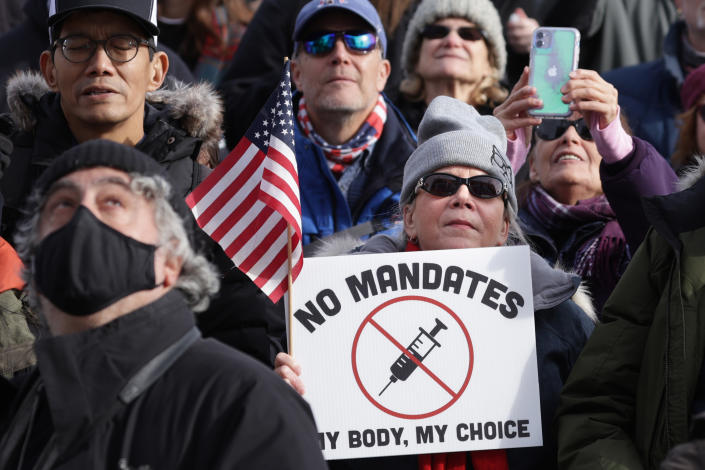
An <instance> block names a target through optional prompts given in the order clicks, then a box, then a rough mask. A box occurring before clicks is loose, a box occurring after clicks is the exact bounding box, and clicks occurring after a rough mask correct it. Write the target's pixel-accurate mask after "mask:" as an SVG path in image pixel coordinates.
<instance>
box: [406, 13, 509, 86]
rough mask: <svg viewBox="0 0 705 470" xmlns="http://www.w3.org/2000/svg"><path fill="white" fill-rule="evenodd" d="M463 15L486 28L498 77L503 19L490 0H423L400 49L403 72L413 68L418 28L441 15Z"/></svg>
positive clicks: (503, 60)
mask: <svg viewBox="0 0 705 470" xmlns="http://www.w3.org/2000/svg"><path fill="white" fill-rule="evenodd" d="M449 17H454V18H465V19H467V20H468V21H471V22H473V23H475V25H476V26H478V27H479V28H480V29H482V30H484V31H485V34H486V39H487V42H488V49H489V51H490V54H491V55H492V56H493V57H494V59H495V61H496V64H497V77H496V78H502V76H503V75H504V68H505V67H506V65H507V50H506V45H505V42H504V35H503V34H502V22H501V20H500V19H499V13H498V12H497V9H496V8H495V7H494V5H492V2H491V1H490V0H423V1H422V2H421V4H420V5H419V6H418V8H417V9H416V12H415V13H414V16H413V17H412V18H411V21H410V22H409V27H408V29H407V30H406V36H405V37H404V47H403V49H402V55H401V57H402V67H403V70H404V75H405V76H407V77H408V76H410V75H411V74H412V73H413V72H414V67H415V66H416V62H417V61H418V57H419V48H420V46H421V39H422V38H421V31H423V29H424V28H425V27H426V25H429V24H432V23H435V22H436V21H438V20H440V19H443V18H449Z"/></svg>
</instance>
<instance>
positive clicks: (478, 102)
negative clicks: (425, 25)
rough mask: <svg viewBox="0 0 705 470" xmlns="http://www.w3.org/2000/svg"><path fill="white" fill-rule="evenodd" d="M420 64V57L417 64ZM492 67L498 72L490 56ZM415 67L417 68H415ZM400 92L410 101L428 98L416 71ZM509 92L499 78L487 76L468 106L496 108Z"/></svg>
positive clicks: (401, 87)
mask: <svg viewBox="0 0 705 470" xmlns="http://www.w3.org/2000/svg"><path fill="white" fill-rule="evenodd" d="M415 63H418V57H417V58H416V62H415ZM490 65H491V66H492V68H493V69H494V70H495V71H496V66H495V64H494V58H493V57H492V55H491V54H490ZM414 67H415V66H414ZM399 90H400V91H401V92H402V94H403V95H404V96H405V97H406V98H407V99H408V100H410V101H423V100H424V99H425V98H426V90H425V84H424V80H423V78H421V76H420V75H419V74H418V73H416V71H414V72H412V73H410V74H409V76H408V77H406V78H404V79H403V80H402V81H401V84H400V85H399ZM507 95H508V92H507V90H506V89H505V88H504V87H503V86H502V85H500V83H499V78H497V77H494V76H491V75H486V76H484V77H483V78H482V80H481V81H480V83H478V84H477V86H476V87H475V89H474V90H473V92H472V94H471V95H470V99H469V100H468V104H469V105H471V106H488V107H491V108H494V107H495V106H496V105H498V104H500V103H502V102H503V101H504V100H505V99H506V98H507Z"/></svg>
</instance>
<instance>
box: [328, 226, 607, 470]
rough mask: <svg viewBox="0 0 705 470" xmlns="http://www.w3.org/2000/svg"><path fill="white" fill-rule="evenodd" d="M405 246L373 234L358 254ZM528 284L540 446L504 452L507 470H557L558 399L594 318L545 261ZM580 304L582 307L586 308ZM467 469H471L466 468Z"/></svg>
mask: <svg viewBox="0 0 705 470" xmlns="http://www.w3.org/2000/svg"><path fill="white" fill-rule="evenodd" d="M405 244H406V242H404V241H402V240H401V238H392V237H389V236H387V235H377V236H375V237H372V238H371V239H370V240H369V241H368V242H367V243H365V244H364V245H363V246H362V247H361V248H359V249H358V250H357V253H360V254H366V253H395V252H400V251H404V249H405ZM321 254H324V253H321ZM325 254H326V255H328V254H332V252H328V253H325ZM531 285H532V290H533V293H534V300H533V302H534V310H535V316H534V321H535V327H536V360H537V363H538V373H539V393H540V401H541V422H542V427H543V447H527V448H519V449H507V461H508V463H509V468H510V469H511V470H517V469H526V470H530V469H532V470H533V469H542V470H546V469H552V468H556V445H555V442H556V440H555V437H554V432H553V428H552V426H551V423H552V421H553V415H554V412H555V410H556V406H557V405H558V396H559V393H560V390H561V387H562V386H563V383H564V382H565V380H566V378H567V377H568V373H569V372H570V370H571V368H572V366H573V363H574V362H575V360H576V359H577V357H578V355H579V354H580V351H581V349H582V348H583V345H584V344H585V342H586V341H587V339H588V337H589V336H590V333H591V332H592V330H593V328H594V323H593V321H594V318H595V314H594V311H593V310H592V309H591V307H590V302H589V300H588V299H586V297H585V296H586V294H585V292H584V291H583V290H582V289H581V288H580V278H579V277H578V276H576V275H574V274H569V273H566V272H564V271H561V270H559V269H554V268H552V267H550V266H549V265H548V263H547V262H546V261H545V260H544V259H543V258H541V257H540V256H539V255H537V254H535V253H534V252H531ZM578 304H580V305H581V306H584V309H583V308H581V307H579V306H578ZM468 455H469V454H468ZM329 466H330V468H331V470H343V469H345V470H348V469H349V470H352V469H360V470H377V469H380V470H381V469H383V468H394V469H396V470H417V469H418V463H417V457H416V456H399V457H382V458H369V459H355V460H335V461H331V462H330V463H329ZM467 468H472V467H471V466H470V464H468V466H467Z"/></svg>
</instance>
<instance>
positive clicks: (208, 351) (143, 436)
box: [0, 291, 326, 470]
mask: <svg viewBox="0 0 705 470" xmlns="http://www.w3.org/2000/svg"><path fill="white" fill-rule="evenodd" d="M35 350H36V352H37V356H38V358H39V359H38V371H37V372H36V373H35V374H34V375H33V377H32V378H31V380H30V381H29V384H28V386H27V387H26V388H25V390H24V393H23V394H22V396H21V400H19V401H16V404H18V405H19V406H17V407H16V408H15V409H16V413H15V415H14V417H13V419H12V421H11V422H9V423H6V424H7V426H4V429H5V430H6V431H7V432H6V433H5V434H4V436H2V438H0V439H1V440H0V468H3V469H7V470H10V469H25V468H36V469H38V470H39V469H48V468H59V469H78V468H85V469H88V468H90V469H118V468H119V469H126V468H134V469H137V468H139V469H143V470H146V469H172V470H176V469H189V470H190V469H199V468H202V469H209V470H213V469H226V468H227V469H233V468H242V469H255V468H257V469H274V468H276V469H303V468H305V469H309V470H317V469H324V468H326V467H325V463H324V461H323V458H322V456H321V452H320V450H319V447H318V441H317V436H316V430H315V426H314V422H313V418H312V415H311V412H310V409H309V407H308V405H307V404H306V403H305V401H304V400H303V399H301V398H300V397H299V396H298V395H297V394H296V393H295V392H294V391H293V390H292V389H291V388H290V387H289V386H288V385H286V384H285V383H284V382H283V381H282V380H281V379H280V378H278V377H277V376H276V375H275V374H274V373H272V372H271V371H268V370H266V368H265V367H264V366H262V365H261V364H258V363H256V362H255V361H253V360H252V359H250V358H248V357H246V356H245V355H243V354H241V353H240V352H238V351H235V350H233V349H231V348H228V347H226V346H224V345H222V344H220V343H218V342H216V341H213V340H204V339H202V338H201V337H200V332H199V331H198V329H197V328H196V327H195V326H194V320H193V314H192V312H191V311H190V310H189V309H188V307H187V306H186V303H185V301H184V299H183V296H182V295H181V294H180V293H179V292H178V291H172V292H169V293H167V294H166V295H164V296H163V297H161V298H160V299H158V300H157V301H155V302H153V303H151V304H149V305H147V306H145V307H142V308H140V309H138V310H136V311H134V312H132V313H129V314H127V315H125V316H122V317H120V318H118V319H116V320H113V321H112V322H110V323H108V324H105V325H103V326H101V327H99V328H96V329H91V330H87V331H83V332H80V333H75V334H68V335H61V336H55V337H51V338H47V339H43V340H40V341H38V342H37V343H36V345H35ZM152 366H156V367H155V368H156V370H157V372H154V371H152V373H148V374H147V378H145V377H142V379H139V378H138V377H139V375H138V373H144V372H145V371H147V370H149V369H150V367H152ZM20 461H21V462H22V463H21V464H20Z"/></svg>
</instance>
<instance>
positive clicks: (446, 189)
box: [414, 173, 507, 199]
mask: <svg viewBox="0 0 705 470" xmlns="http://www.w3.org/2000/svg"><path fill="white" fill-rule="evenodd" d="M463 184H464V185H465V186H467V187H468V190H469V191H470V194H472V195H473V196H475V197H479V198H480V199H492V198H493V197H497V196H501V195H502V194H505V193H506V191H507V188H506V187H505V185H504V182H502V180H501V179H499V178H496V177H494V176H490V175H476V176H471V177H470V178H460V177H458V176H455V175H450V174H448V173H431V174H430V175H426V176H423V177H421V178H419V181H418V182H417V183H416V187H415V188H414V194H417V193H418V192H419V189H423V190H424V191H426V192H427V193H429V194H433V195H434V196H438V197H448V196H452V195H453V194H455V193H456V192H458V188H460V186H461V185H463Z"/></svg>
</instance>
